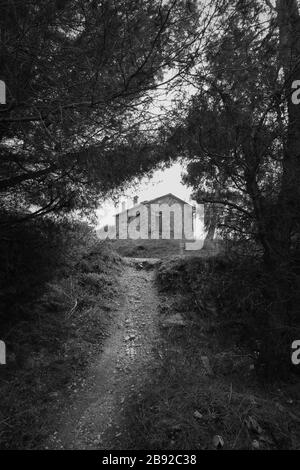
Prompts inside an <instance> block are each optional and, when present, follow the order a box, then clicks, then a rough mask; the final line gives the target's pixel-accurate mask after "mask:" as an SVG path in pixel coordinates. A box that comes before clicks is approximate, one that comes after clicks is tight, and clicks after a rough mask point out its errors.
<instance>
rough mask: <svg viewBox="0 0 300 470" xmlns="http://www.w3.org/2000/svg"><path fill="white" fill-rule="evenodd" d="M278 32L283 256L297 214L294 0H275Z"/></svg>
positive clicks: (299, 171) (299, 21) (299, 148)
mask: <svg viewBox="0 0 300 470" xmlns="http://www.w3.org/2000/svg"><path fill="white" fill-rule="evenodd" d="M276 8H277V15H278V25H279V34H280V61H281V64H282V67H283V71H284V78H285V96H286V100H287V106H288V135H287V141H286V150H285V154H284V156H283V177H282V186H281V194H280V201H279V206H278V207H279V213H278V214H277V217H278V219H279V220H278V223H277V224H276V225H278V227H277V229H278V230H276V231H277V233H274V234H273V235H274V238H275V239H278V240H277V243H278V244H279V246H278V248H277V249H279V250H280V252H281V255H282V257H283V258H284V257H286V256H287V255H288V254H289V248H290V239H291V233H292V231H293V230H296V228H297V226H298V224H299V214H300V210H299V209H300V206H299V204H300V104H297V103H296V102H295V100H293V99H292V95H293V92H294V91H295V87H294V88H293V84H294V82H295V81H296V80H300V15H299V9H298V5H297V0H277V3H276Z"/></svg>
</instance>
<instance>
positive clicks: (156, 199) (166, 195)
mask: <svg viewBox="0 0 300 470" xmlns="http://www.w3.org/2000/svg"><path fill="white" fill-rule="evenodd" d="M169 196H171V197H172V198H174V199H177V201H179V202H182V203H183V204H188V205H189V206H191V204H189V203H188V202H186V201H184V200H183V199H180V197H178V196H175V194H173V193H168V194H163V195H162V196H159V197H156V198H154V199H150V200H149V201H143V202H141V204H144V203H147V204H149V203H152V202H155V201H158V200H159V199H162V198H164V197H169Z"/></svg>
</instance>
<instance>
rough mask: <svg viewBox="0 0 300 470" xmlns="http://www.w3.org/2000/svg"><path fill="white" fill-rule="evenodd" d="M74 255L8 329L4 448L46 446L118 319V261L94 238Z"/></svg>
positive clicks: (1, 408)
mask: <svg viewBox="0 0 300 470" xmlns="http://www.w3.org/2000/svg"><path fill="white" fill-rule="evenodd" d="M77 248H78V246H77ZM73 249H74V252H73V261H72V267H71V266H70V265H69V266H67V267H64V269H63V270H60V275H59V276H57V277H54V278H53V279H52V280H51V281H48V282H47V283H46V285H45V286H44V288H43V293H42V294H41V295H40V296H39V297H37V298H36V299H34V300H33V301H32V302H31V304H30V306H29V305H26V312H23V315H21V313H19V315H18V316H17V315H16V314H15V315H14V322H13V323H12V322H10V323H9V324H8V323H2V330H1V339H3V340H4V341H5V342H6V346H7V365H6V366H1V368H0V374H1V382H0V448H1V449H37V448H40V446H41V444H42V443H43V441H44V440H46V439H47V436H48V435H49V434H50V433H51V432H53V431H54V430H55V423H56V421H57V420H56V418H57V415H58V414H59V412H60V410H61V409H62V408H63V406H64V404H65V403H66V402H67V401H68V400H69V399H70V396H71V394H72V393H74V392H75V393H76V388H77V387H78V386H79V384H80V383H81V381H82V376H83V372H84V369H85V368H86V367H87V366H88V364H89V362H90V359H91V358H92V357H93V356H94V355H95V354H97V353H99V351H100V349H101V344H102V342H103V339H104V338H105V336H106V331H107V328H108V326H109V325H110V323H111V322H112V321H113V320H114V318H113V308H114V301H113V299H114V297H115V296H116V293H117V291H118V276H119V273H120V271H121V270H122V260H121V258H120V256H119V255H118V254H116V253H115V252H113V250H112V249H111V247H110V245H109V244H107V243H101V242H96V241H95V240H93V239H92V240H90V242H89V243H87V239H86V238H85V240H84V242H83V245H81V250H78V251H77V250H76V249H75V247H74V246H73ZM21 307H22V306H21ZM25 313H26V314H25ZM74 389H75V390H74Z"/></svg>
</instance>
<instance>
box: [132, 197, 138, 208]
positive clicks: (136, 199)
mask: <svg viewBox="0 0 300 470" xmlns="http://www.w3.org/2000/svg"><path fill="white" fill-rule="evenodd" d="M138 200H139V198H138V197H137V196H134V198H133V205H134V206H135V205H136V204H137V203H138Z"/></svg>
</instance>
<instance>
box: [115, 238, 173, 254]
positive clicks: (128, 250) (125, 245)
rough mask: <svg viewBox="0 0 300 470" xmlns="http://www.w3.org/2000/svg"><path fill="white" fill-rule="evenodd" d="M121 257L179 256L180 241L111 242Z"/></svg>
mask: <svg viewBox="0 0 300 470" xmlns="http://www.w3.org/2000/svg"><path fill="white" fill-rule="evenodd" d="M111 243H112V246H113V247H114V249H115V250H116V251H117V253H119V254H120V255H121V256H125V257H131V258H165V257H168V256H174V255H179V253H180V240H164V239H162V240H112V241H111Z"/></svg>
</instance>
